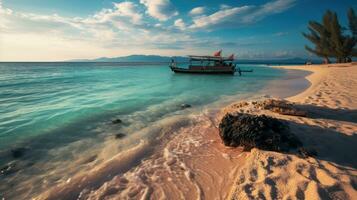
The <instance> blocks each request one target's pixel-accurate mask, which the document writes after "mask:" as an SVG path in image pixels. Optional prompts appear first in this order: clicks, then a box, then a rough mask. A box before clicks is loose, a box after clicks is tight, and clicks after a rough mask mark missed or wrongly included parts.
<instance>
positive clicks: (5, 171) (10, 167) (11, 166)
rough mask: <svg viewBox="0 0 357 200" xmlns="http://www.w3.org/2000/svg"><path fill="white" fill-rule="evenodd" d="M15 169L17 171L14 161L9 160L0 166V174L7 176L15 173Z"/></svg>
mask: <svg viewBox="0 0 357 200" xmlns="http://www.w3.org/2000/svg"><path fill="white" fill-rule="evenodd" d="M16 171H18V169H17V168H16V164H15V162H11V163H8V164H6V165H5V166H3V167H1V168H0V175H4V176H7V175H10V174H13V173H15V172H16Z"/></svg>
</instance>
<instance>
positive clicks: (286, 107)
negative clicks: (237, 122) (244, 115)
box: [252, 99, 307, 117]
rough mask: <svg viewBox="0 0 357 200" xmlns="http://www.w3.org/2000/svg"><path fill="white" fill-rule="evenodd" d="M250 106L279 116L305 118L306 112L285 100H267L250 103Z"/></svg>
mask: <svg viewBox="0 0 357 200" xmlns="http://www.w3.org/2000/svg"><path fill="white" fill-rule="evenodd" d="M252 104H253V105H254V106H255V107H257V108H260V109H264V110H270V111H272V112H275V113H279V114H281V115H291V116H300V117H306V116H307V112H306V111H303V110H300V109H298V108H297V107H296V106H295V105H294V104H292V103H290V102H288V101H285V100H278V99H267V100H265V101H258V102H252Z"/></svg>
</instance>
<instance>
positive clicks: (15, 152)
mask: <svg viewBox="0 0 357 200" xmlns="http://www.w3.org/2000/svg"><path fill="white" fill-rule="evenodd" d="M26 150H27V149H26V148H23V147H19V148H15V149H11V155H12V157H13V158H21V157H22V156H24V155H25V152H26Z"/></svg>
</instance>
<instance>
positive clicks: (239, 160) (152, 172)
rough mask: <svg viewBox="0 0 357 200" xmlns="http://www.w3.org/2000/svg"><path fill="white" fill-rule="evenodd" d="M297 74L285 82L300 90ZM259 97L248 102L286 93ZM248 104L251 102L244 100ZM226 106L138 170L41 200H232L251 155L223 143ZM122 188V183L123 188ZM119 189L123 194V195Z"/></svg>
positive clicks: (201, 117) (180, 133)
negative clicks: (110, 198) (110, 197)
mask: <svg viewBox="0 0 357 200" xmlns="http://www.w3.org/2000/svg"><path fill="white" fill-rule="evenodd" d="M291 71H293V70H288V74H287V75H286V77H285V76H284V78H283V79H284V82H286V83H293V84H294V83H296V82H303V81H304V79H305V78H304V77H305V74H304V73H301V72H300V71H294V72H293V73H290V72H291ZM280 81H281V80H279V81H278V82H280ZM306 83H307V82H306V81H305V84H306ZM286 86H287V89H289V90H290V91H289V92H292V93H293V94H295V93H298V92H300V90H302V89H305V88H303V87H302V86H301V85H299V87H295V88H294V89H293V90H291V87H289V84H287V85H286ZM290 86H292V85H291V84H290ZM305 86H306V85H305ZM258 93H259V95H257V96H255V97H248V99H251V98H258V99H260V98H262V96H264V95H265V94H270V93H273V94H274V95H283V94H284V92H281V91H280V92H279V91H275V92H273V91H270V90H267V88H263V89H262V90H261V91H259V92H258ZM236 98H240V97H239V95H238V96H233V97H232V98H228V99H226V100H227V101H228V102H231V103H232V102H234V101H236V100H235V99H236ZM263 98H264V97H263ZM223 99H224V98H223ZM243 99H246V98H244V97H243ZM226 103H227V102H224V101H221V102H220V103H219V102H218V103H217V104H216V105H215V104H209V105H208V106H205V107H203V108H202V110H201V111H200V112H199V114H198V113H195V114H194V113H192V114H191V115H193V116H192V118H193V119H196V120H195V122H194V123H192V124H189V125H188V126H184V127H182V128H180V129H178V130H177V131H176V132H177V133H175V134H174V135H173V136H168V137H167V138H166V137H165V138H164V141H162V144H160V145H159V146H158V147H156V148H155V152H154V153H153V154H151V155H149V156H148V157H146V158H144V159H143V160H142V161H141V163H140V164H139V163H138V164H137V165H136V166H135V167H134V168H132V169H130V170H129V169H128V170H127V171H126V172H122V173H115V171H118V170H115V169H114V168H113V167H110V166H114V165H116V166H117V168H118V166H120V165H118V164H119V163H117V162H116V161H115V160H113V162H111V164H109V167H107V164H104V165H102V166H101V168H98V169H97V170H94V171H93V173H92V172H90V173H89V174H87V175H84V174H82V175H80V176H76V177H73V178H72V179H71V180H69V181H70V182H68V183H63V184H61V185H58V186H55V187H53V188H51V189H50V190H48V191H45V192H44V193H42V194H40V195H39V196H37V198H36V199H53V198H58V197H59V196H63V195H65V196H66V197H68V198H74V197H75V196H76V194H77V195H78V194H80V195H81V197H83V198H90V197H92V198H97V197H98V198H99V197H101V196H103V195H104V196H106V194H107V193H108V192H110V191H113V190H114V191H117V192H115V193H116V194H115V197H117V198H125V197H128V196H130V197H131V198H134V199H136V198H142V197H148V196H152V197H155V198H186V199H205V197H210V198H215V199H227V198H228V196H229V191H230V190H229V188H230V187H231V185H233V184H234V179H233V178H232V177H236V176H237V175H238V174H237V173H238V169H239V168H240V167H241V166H242V165H243V163H244V162H245V160H246V159H247V158H246V157H247V156H248V153H247V152H243V150H242V149H241V148H229V147H226V146H224V145H223V143H222V142H221V139H220V137H219V134H218V129H217V127H218V124H219V122H220V118H221V117H222V114H223V113H222V112H221V108H222V106H223V107H226V106H228V105H229V104H231V103H228V104H226ZM216 107H217V108H216ZM216 109H217V110H216ZM115 163H117V164H115ZM119 171H120V170H119ZM108 173H109V174H113V173H114V174H118V175H114V176H111V177H108V178H105V179H106V180H104V181H103V180H101V178H100V177H102V176H104V175H105V174H108ZM88 180H91V182H93V181H94V182H95V184H90V181H88ZM87 181H88V182H87ZM97 182H98V183H97ZM118 182H120V184H119V185H118ZM121 182H125V183H121ZM74 185H81V187H80V188H82V189H80V188H78V189H76V187H74ZM94 185H96V186H95V187H94V188H93V190H92V191H87V190H86V189H85V188H87V187H91V186H94ZM118 187H119V188H121V189H119V190H118Z"/></svg>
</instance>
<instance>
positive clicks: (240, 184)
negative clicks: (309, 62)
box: [226, 64, 357, 200]
mask: <svg viewBox="0 0 357 200" xmlns="http://www.w3.org/2000/svg"><path fill="white" fill-rule="evenodd" d="M282 68H286V69H298V70H308V71H311V72H313V73H312V74H311V75H309V76H308V77H307V79H308V80H309V81H310V82H311V86H310V87H309V88H308V89H307V90H305V91H304V92H302V93H300V94H298V95H296V96H293V97H289V98H287V100H289V101H293V102H295V103H296V104H297V107H299V108H301V109H303V110H306V111H307V112H308V117H294V116H285V115H279V114H276V113H272V112H270V111H262V110H254V109H252V108H250V107H249V106H248V107H247V108H244V109H245V110H244V111H243V112H246V111H247V110H248V111H249V112H250V113H254V114H267V115H270V116H273V117H276V118H280V119H282V120H285V121H287V122H288V123H289V126H290V128H291V131H292V132H293V133H294V134H296V135H297V136H298V137H299V138H300V139H301V140H302V142H303V143H304V146H305V147H306V148H308V149H314V150H316V151H317V156H315V157H314V158H313V157H309V158H305V159H304V158H300V157H298V156H297V155H296V154H294V153H291V154H283V153H277V152H269V151H262V150H258V149H253V150H252V151H251V152H250V153H249V154H248V156H247V159H246V160H245V164H244V166H243V167H241V168H240V169H239V171H238V176H237V177H236V180H235V183H234V184H233V186H232V188H231V193H230V196H229V199H311V200H315V199H316V200H317V199H357V135H356V134H357V111H356V108H357V66H353V65H352V64H340V65H336V64H332V65H316V66H288V67H282ZM226 111H228V112H238V111H237V108H235V106H234V105H233V106H230V107H229V108H227V109H226ZM241 111H242V110H240V111H239V112H241Z"/></svg>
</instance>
